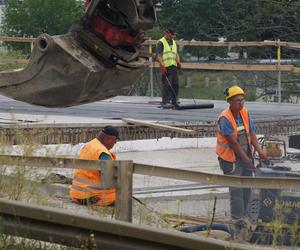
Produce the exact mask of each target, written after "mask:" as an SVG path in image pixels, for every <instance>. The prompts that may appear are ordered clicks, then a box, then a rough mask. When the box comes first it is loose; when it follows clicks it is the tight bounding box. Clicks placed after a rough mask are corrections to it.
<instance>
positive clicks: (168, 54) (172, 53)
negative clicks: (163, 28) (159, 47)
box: [159, 37, 177, 67]
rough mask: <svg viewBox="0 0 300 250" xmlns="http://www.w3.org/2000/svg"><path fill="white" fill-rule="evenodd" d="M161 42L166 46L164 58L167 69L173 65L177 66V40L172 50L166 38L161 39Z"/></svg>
mask: <svg viewBox="0 0 300 250" xmlns="http://www.w3.org/2000/svg"><path fill="white" fill-rule="evenodd" d="M159 41H161V42H162V44H163V46H164V50H163V56H162V58H163V62H164V65H165V67H170V66H172V65H174V66H177V62H176V55H177V45H176V42H175V40H173V46H172V48H170V45H169V43H168V41H167V39H166V38H165V37H163V38H161V39H160V40H159Z"/></svg>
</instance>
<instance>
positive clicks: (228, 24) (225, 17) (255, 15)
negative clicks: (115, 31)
mask: <svg viewBox="0 0 300 250" xmlns="http://www.w3.org/2000/svg"><path fill="white" fill-rule="evenodd" d="M160 2H161V8H162V10H161V11H160V12H159V13H158V18H159V23H160V25H161V27H162V28H164V27H166V26H170V25H171V26H173V27H176V29H177V31H178V36H179V37H180V38H185V39H192V38H194V39H200V40H204V39H205V40H216V39H218V38H219V37H226V38H228V39H229V40H231V41H232V40H237V41H239V40H265V39H273V40H274V39H278V38H280V39H282V40H288V41H299V38H300V33H299V24H300V16H299V13H300V1H299V0H294V1H281V0H280V1H273V0H265V1H247V0H239V1H236V0H161V1H160Z"/></svg>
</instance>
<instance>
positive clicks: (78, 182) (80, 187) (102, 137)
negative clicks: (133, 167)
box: [70, 126, 119, 206]
mask: <svg viewBox="0 0 300 250" xmlns="http://www.w3.org/2000/svg"><path fill="white" fill-rule="evenodd" d="M118 139H119V132H118V130H117V128H115V127H113V126H105V127H104V128H103V129H102V131H101V132H100V133H99V135H98V137H97V138H95V139H93V140H91V141H89V142H88V143H87V144H85V146H84V147H83V148H82V149H81V151H80V155H79V158H80V159H85V160H116V156H115V155H114V154H113V153H112V152H110V149H112V148H113V146H114V145H115V144H116V142H117V140H118ZM101 182H102V181H101V172H100V171H99V170H90V169H76V170H75V173H74V178H73V181H72V186H71V190H70V196H71V198H72V200H73V201H74V202H75V203H77V204H81V205H89V204H91V205H98V206H109V205H112V204H113V203H114V201H115V200H116V191H115V189H114V188H112V189H102V187H101Z"/></svg>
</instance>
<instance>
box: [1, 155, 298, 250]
mask: <svg viewBox="0 0 300 250" xmlns="http://www.w3.org/2000/svg"><path fill="white" fill-rule="evenodd" d="M0 164H1V165H5V166H8V165H14V166H28V167H39V168H63V169H64V168H71V169H78V168H80V169H98V170H101V172H102V181H103V184H104V186H105V187H106V188H111V187H116V190H117V191H116V203H115V217H116V219H117V220H122V221H126V222H131V221H132V179H133V174H141V175H150V176H158V177H165V178H171V179H176V180H184V181H192V182H197V183H201V184H209V185H222V186H230V187H252V188H256V189H257V188H268V189H289V188H300V180H299V179H297V178H286V177H284V178H278V177H276V178H270V177H269V178H264V177H255V178H253V177H237V176H224V175H218V174H210V173H203V172H198V171H190V170H182V169H173V168H166V167H159V166H151V165H143V164H136V163H133V162H132V161H92V160H80V159H70V158H52V157H31V156H30V157H28V156H11V155H1V156H0ZM0 215H1V219H2V220H1V221H2V225H1V226H2V228H3V230H4V231H3V233H5V234H9V235H14V236H21V237H25V238H30V239H36V240H42V241H48V242H52V243H59V244H63V245H67V246H78V244H79V242H83V241H84V242H87V244H94V243H96V244H97V245H99V246H101V247H104V249H120V246H122V249H200V248H201V249H202V248H203V249H227V248H228V247H229V246H230V248H233V249H247V247H246V246H242V245H236V244H233V243H228V242H219V241H216V240H212V239H208V238H202V237H197V238H195V237H192V236H189V235H184V234H181V233H177V232H172V231H164V230H161V229H159V230H156V229H153V228H150V227H146V226H137V225H133V224H129V223H125V222H120V221H111V220H110V221H108V220H105V219H95V218H91V217H89V216H86V215H74V214H70V212H67V211H64V210H58V209H54V208H47V207H42V206H36V205H29V204H24V203H20V202H16V201H10V200H7V199H0ZM91 234H92V236H91ZM251 248H252V249H253V247H252V246H251Z"/></svg>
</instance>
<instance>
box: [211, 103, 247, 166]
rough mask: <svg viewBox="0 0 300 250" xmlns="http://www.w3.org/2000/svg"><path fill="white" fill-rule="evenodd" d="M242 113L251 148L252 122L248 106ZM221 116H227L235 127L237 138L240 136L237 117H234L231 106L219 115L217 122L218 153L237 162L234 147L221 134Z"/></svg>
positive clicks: (225, 158) (226, 159) (234, 131)
mask: <svg viewBox="0 0 300 250" xmlns="http://www.w3.org/2000/svg"><path fill="white" fill-rule="evenodd" d="M240 115H241V117H242V120H243V123H244V126H245V130H246V134H247V140H248V144H249V148H250V149H251V137H250V133H249V131H250V124H249V116H248V110H247V109H246V108H243V109H242V110H241V111H240ZM221 117H226V118H227V119H228V121H229V122H230V123H231V125H232V127H233V135H234V137H235V138H236V139H237V138H238V128H237V125H236V122H235V119H234V117H233V114H232V112H231V111H230V109H229V108H227V109H225V110H224V111H223V112H222V113H221V114H220V116H219V118H218V122H217V145H216V153H217V155H218V156H219V157H220V158H222V159H223V160H225V161H229V162H236V156H235V153H234V151H233V149H232V148H231V147H230V144H229V142H228V140H227V139H226V137H225V136H223V135H221V133H220V131H221V130H220V125H219V120H220V118H221Z"/></svg>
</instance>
